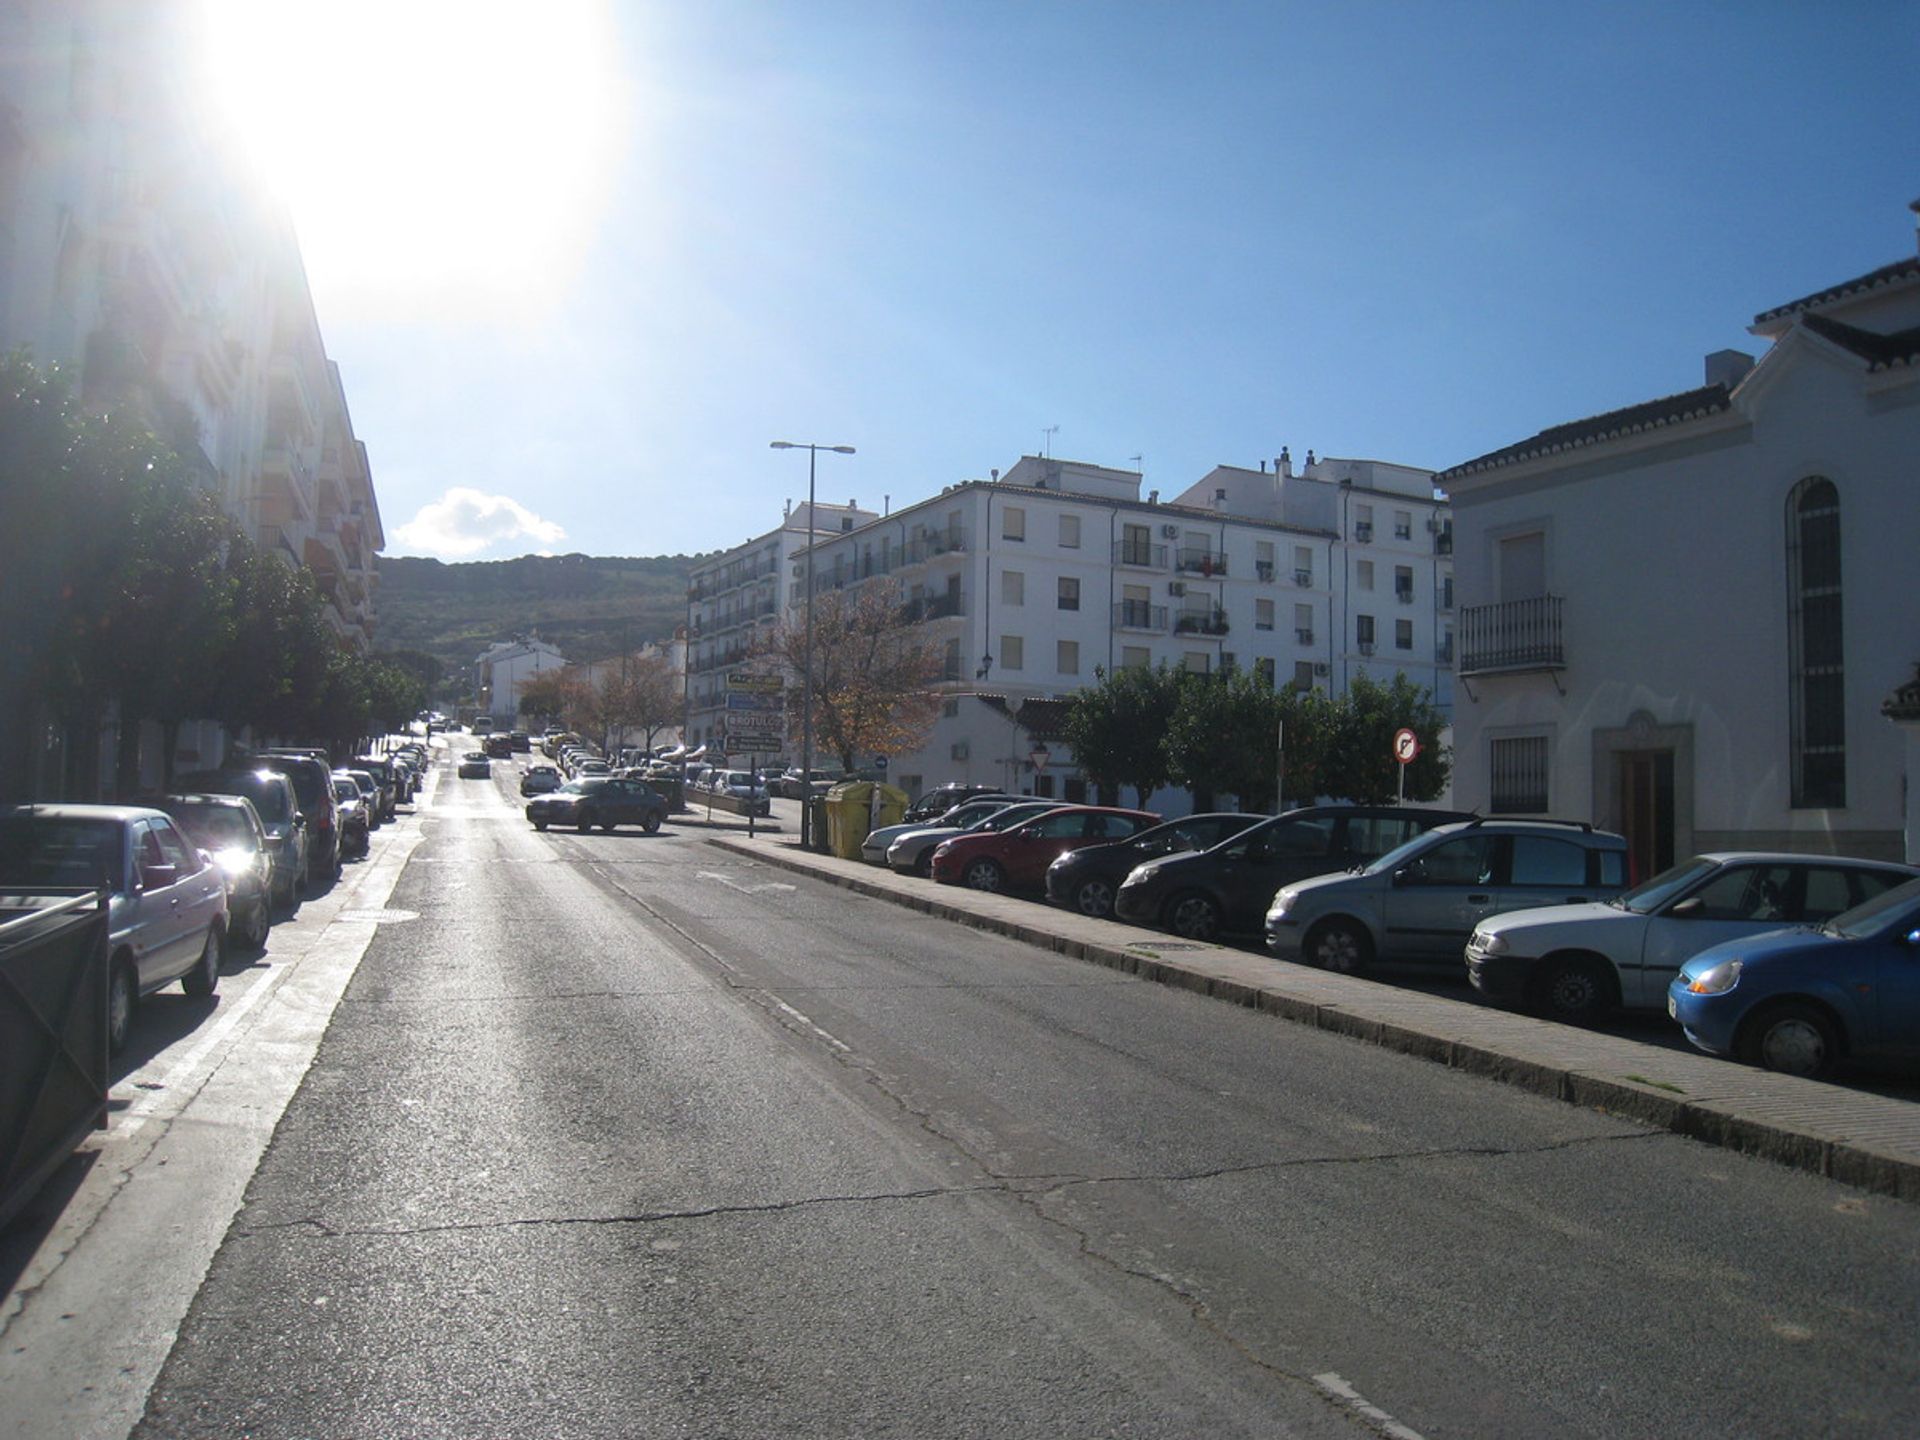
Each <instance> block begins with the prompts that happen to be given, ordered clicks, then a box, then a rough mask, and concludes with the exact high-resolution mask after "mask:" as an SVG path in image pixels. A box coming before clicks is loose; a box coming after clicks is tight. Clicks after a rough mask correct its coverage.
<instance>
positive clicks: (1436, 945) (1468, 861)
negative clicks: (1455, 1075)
mask: <svg viewBox="0 0 1920 1440" xmlns="http://www.w3.org/2000/svg"><path fill="white" fill-rule="evenodd" d="M1626 875H1627V842H1626V841H1625V840H1624V839H1622V838H1621V837H1620V836H1618V835H1615V834H1613V833H1611V832H1610V831H1605V830H1596V829H1594V828H1593V827H1592V826H1591V825H1587V824H1584V823H1581V822H1578V821H1561V820H1499V819H1483V820H1469V821H1466V822H1465V823H1464V824H1459V825H1442V826H1439V827H1438V828H1437V829H1434V830H1431V831H1429V832H1428V833H1426V834H1425V835H1422V836H1420V837H1419V838H1418V839H1415V840H1409V841H1408V842H1407V843H1406V844H1405V845H1402V846H1401V847H1400V848H1399V849H1398V850H1394V851H1391V852H1389V853H1388V854H1385V855H1382V856H1381V857H1380V858H1379V859H1378V860H1376V861H1374V862H1373V863H1372V864H1371V865H1369V866H1367V867H1366V868H1365V869H1364V870H1361V871H1358V872H1356V873H1353V874H1348V875H1322V876H1320V877H1318V878H1317V879H1313V880H1302V881H1299V882H1298V883H1296V884H1292V885H1288V886H1286V887H1285V888H1284V889H1282V890H1281V891H1280V893H1279V894H1278V895H1276V896H1275V897H1274V900H1273V906H1272V908H1271V909H1269V910H1268V911H1267V948H1268V949H1269V950H1270V951H1272V952H1273V953H1274V954H1275V955H1277V956H1279V957H1280V958H1281V959H1283V960H1305V961H1307V962H1308V963H1309V964H1313V965H1320V966H1323V967H1324V968H1326V969H1328V970H1337V971H1340V972H1342V973H1344V974H1349V975H1351V974H1357V973H1358V972H1360V971H1362V970H1365V969H1366V968H1367V967H1368V966H1369V965H1371V964H1372V963H1373V962H1374V961H1375V960H1396V961H1410V962H1415V963H1424V964H1435V965H1441V966H1444V967H1446V968H1449V969H1453V970H1456V971H1457V970H1461V969H1463V968H1464V952H1465V949H1466V944H1467V939H1468V937H1469V936H1471V935H1472V934H1473V931H1474V927H1475V926H1477V925H1478V924H1479V923H1480V922H1481V921H1483V920H1485V919H1487V918H1488V917H1489V916H1492V915H1499V914H1503V913H1505V912H1506V911H1508V910H1526V909H1531V908H1533V907H1535V906H1539V905H1577V904H1580V903H1582V902H1584V901H1587V900H1599V899H1603V898H1605V897H1606V896H1608V895H1615V894H1618V893H1619V892H1620V891H1622V890H1624V889H1625V888H1626Z"/></svg>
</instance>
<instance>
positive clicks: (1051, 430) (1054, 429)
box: [1040, 425, 1060, 460]
mask: <svg viewBox="0 0 1920 1440" xmlns="http://www.w3.org/2000/svg"><path fill="white" fill-rule="evenodd" d="M1040 433H1041V434H1042V435H1044V436H1046V437H1047V438H1046V440H1045V441H1044V442H1043V443H1042V444H1041V446H1040V458H1041V459H1043V460H1051V459H1052V458H1053V437H1054V436H1056V435H1058V434H1059V433H1060V427H1059V426H1058V425H1043V426H1041V427H1040Z"/></svg>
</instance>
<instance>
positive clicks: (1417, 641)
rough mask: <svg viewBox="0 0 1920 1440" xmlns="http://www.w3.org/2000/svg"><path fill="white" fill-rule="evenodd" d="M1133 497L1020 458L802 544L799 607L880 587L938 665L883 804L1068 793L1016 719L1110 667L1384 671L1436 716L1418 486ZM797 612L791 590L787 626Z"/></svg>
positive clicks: (1432, 570) (1348, 469)
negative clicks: (920, 739) (1039, 761)
mask: <svg viewBox="0 0 1920 1440" xmlns="http://www.w3.org/2000/svg"><path fill="white" fill-rule="evenodd" d="M1140 486H1141V477H1140V475H1139V474H1138V473H1136V472H1133V471H1127V470H1114V469H1109V468H1105V467H1101V466H1095V465H1089V464H1084V463H1079V462H1074V461H1066V460H1056V459H1051V458H1046V457H1040V456H1025V457H1023V458H1022V459H1021V460H1020V461H1019V462H1018V463H1017V464H1016V465H1015V466H1014V467H1013V468H1012V469H1011V470H1010V471H1009V472H1008V473H1007V474H1006V475H1005V476H996V477H995V478H994V479H993V480H992V481H968V482H965V483H962V484H959V485H954V486H949V487H948V488H947V489H946V490H944V491H943V492H942V493H941V494H940V495H938V496H935V497H933V498H931V499H928V500H925V501H922V502H920V503H919V504H917V505H912V506H909V507H907V508H906V509H903V510H900V511H897V512H895V513H894V514H892V515H890V516H887V517H886V518H884V519H880V520H876V521H874V522H872V523H871V524H868V525H866V526H864V527H861V528H859V529H856V530H854V531H852V532H851V533H848V534H843V535H839V536H835V537H833V538H831V539H828V540H825V541H822V542H821V543H820V545H819V546H818V547H817V549H816V552H815V559H814V564H815V574H816V584H817V585H818V586H819V588H820V589H822V590H826V589H834V588H840V587H844V586H849V585H858V584H860V583H862V582H863V581H866V580H868V579H869V578H872V577H876V576H891V577H892V578H893V580H894V581H895V582H896V583H897V584H898V585H899V586H900V589H901V597H902V599H903V601H904V602H905V603H906V604H907V605H908V606H909V607H910V609H911V610H912V612H913V613H915V614H917V615H918V616H920V617H921V619H920V623H921V625H922V627H923V630H924V633H925V636H926V639H927V641H928V642H929V643H931V644H933V645H935V646H937V647H939V649H940V650H941V652H942V654H943V656H944V661H945V663H944V667H943V677H944V678H943V681H942V687H943V688H944V689H946V690H947V691H948V702H947V706H946V713H945V714H943V716H942V717H941V719H940V720H939V721H938V722H937V723H936V725H935V727H934V730H933V733H932V735H931V736H930V737H929V739H928V740H927V742H926V743H925V744H923V745H922V746H921V747H920V748H919V749H918V750H916V751H915V752H913V753H911V754H907V755H896V756H889V757H887V758H888V761H889V767H890V774H891V776H892V778H893V779H894V780H895V781H896V782H897V783H899V784H900V785H902V786H903V787H904V788H906V789H907V790H908V791H909V792H911V793H918V792H920V791H921V790H924V789H927V788H930V787H932V786H934V785H937V784H940V783H942V782H944V781H950V780H966V781H973V782H977V783H994V784H1001V785H1007V784H1013V785H1015V786H1016V787H1017V788H1018V789H1020V790H1022V791H1031V792H1033V793H1036V794H1042V795H1079V794H1081V793H1084V783H1083V781H1082V779H1081V777H1080V776H1079V774H1078V772H1077V770H1076V769H1075V766H1074V764H1073V757H1072V753H1071V751H1070V749H1069V748H1068V747H1067V746H1066V744H1065V742H1064V741H1062V740H1060V739H1059V738H1058V735H1057V733H1054V732H1052V730H1051V724H1052V723H1057V717H1058V713H1059V711H1058V707H1049V706H1047V705H1045V704H1036V703H1034V702H1045V701H1050V700H1057V699H1061V698H1064V697H1066V696H1068V695H1071V694H1072V693H1073V692H1074V691H1076V690H1078V689H1080V688H1081V687H1083V686H1085V685H1089V684H1092V683H1094V680H1095V672H1096V671H1097V670H1099V671H1106V672H1111V671H1113V670H1116V669H1118V668H1120V667H1121V666H1126V665H1153V666H1158V665H1160V664H1163V663H1164V664H1168V665H1175V666H1185V667H1187V668H1189V669H1193V670H1196V671H1202V672H1207V673H1216V672H1219V671H1221V670H1223V669H1228V668H1238V669H1242V670H1254V671H1257V672H1261V673H1265V674H1266V675H1267V676H1268V677H1269V680H1270V681H1271V683H1273V684H1275V685H1286V684H1300V685H1303V686H1308V685H1310V686H1318V687H1321V688H1324V689H1326V690H1328V691H1329V692H1331V693H1334V694H1341V693H1344V692H1345V689H1346V687H1347V686H1348V685H1349V684H1350V683H1351V680H1352V678H1353V677H1354V676H1356V675H1359V674H1363V673H1365V674H1370V675H1373V676H1375V677H1376V678H1380V679H1383V680H1384V679H1388V678H1391V677H1392V675H1394V674H1395V673H1396V672H1400V671H1404V672H1405V673H1407V674H1408V675H1410V676H1411V677H1412V678H1413V679H1414V680H1415V681H1417V682H1419V683H1421V684H1425V685H1431V686H1433V688H1434V689H1435V691H1436V693H1437V695H1438V696H1439V697H1440V699H1441V701H1442V703H1445V702H1446V701H1447V700H1449V699H1450V698H1451V685H1450V675H1449V669H1448V664H1447V660H1446V658H1445V657H1446V654H1447V653H1448V647H1449V645H1450V637H1451V634H1452V629H1451V618H1450V611H1451V590H1452V577H1451V556H1450V554H1449V553H1447V552H1448V551H1449V550H1450V544H1451V530H1450V528H1449V526H1448V523H1447V516H1448V513H1449V512H1448V508H1447V505H1446V502H1445V501H1444V500H1442V499H1438V498H1436V496H1435V492H1434V491H1433V488H1432V484H1431V477H1430V474H1429V472H1426V471H1421V470H1415V469H1412V468H1410V467H1405V466H1390V465H1384V464H1379V463H1376V462H1371V461H1342V460H1330V459H1329V460H1320V461H1312V460H1310V463H1309V464H1308V465H1307V467H1306V468H1305V469H1304V470H1303V471H1302V472H1301V473H1299V474H1295V473H1294V472H1293V468H1292V463H1291V460H1290V459H1289V458H1288V457H1287V456H1285V455H1284V454H1283V455H1282V457H1281V458H1280V459H1279V460H1278V461H1277V462H1276V463H1275V466H1274V469H1273V470H1272V471H1271V472H1269V471H1268V470H1267V469H1266V468H1265V466H1264V465H1262V466H1261V467H1260V468H1259V469H1257V470H1243V469H1232V468H1221V469H1218V470H1215V471H1214V472H1213V473H1212V474H1210V475H1208V476H1207V477H1206V478H1205V479H1204V480H1202V481H1200V482H1199V483H1198V484H1197V485H1195V486H1193V487H1192V488H1191V489H1189V490H1188V491H1186V492H1185V493H1184V494H1182V495H1181V496H1179V497H1177V498H1176V499H1174V500H1172V501H1168V502H1162V501H1161V500H1160V499H1159V497H1158V493H1157V492H1154V493H1150V494H1149V495H1147V496H1145V497H1144V498H1143V497H1142V496H1141V494H1140ZM1363 515H1371V517H1372V520H1371V529H1370V530H1367V529H1361V528H1358V527H1359V526H1360V525H1361V519H1360V517H1362V516H1363ZM800 568H801V567H799V566H796V567H795V569H796V570H798V569H800ZM1363 579H1365V580H1366V581H1367V582H1368V588H1366V589H1364V590H1362V589H1361V588H1360V586H1361V582H1362V580H1363ZM803 599H804V590H803V588H796V589H795V590H794V591H793V594H792V596H791V598H790V600H789V607H790V608H794V607H797V606H798V605H799V604H800V603H801V602H802V601H803ZM795 613H797V610H796V612H795ZM1363 617H1365V619H1366V620H1367V621H1368V622H1369V623H1368V624H1366V625H1364V626H1363V625H1362V623H1361V622H1362V618H1363ZM1363 637H1370V638H1363ZM1036 741H1044V742H1046V745H1047V749H1048V751H1049V755H1050V758H1049V761H1048V763H1047V765H1046V767H1045V769H1043V770H1035V768H1034V767H1033V764H1032V761H1031V755H1032V753H1033V751H1034V748H1035V743H1036ZM1179 800H1180V797H1178V796H1172V795H1168V796H1166V803H1167V804H1168V805H1170V806H1175V807H1177V805H1178V804H1179Z"/></svg>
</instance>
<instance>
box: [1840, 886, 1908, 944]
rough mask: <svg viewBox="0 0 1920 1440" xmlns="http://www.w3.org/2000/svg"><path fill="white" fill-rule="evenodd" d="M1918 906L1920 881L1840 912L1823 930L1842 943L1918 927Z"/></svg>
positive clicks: (1897, 887) (1884, 891)
mask: <svg viewBox="0 0 1920 1440" xmlns="http://www.w3.org/2000/svg"><path fill="white" fill-rule="evenodd" d="M1917 905H1920V880H1909V881H1907V883H1906V884H1904V885H1896V886H1894V887H1893V889H1891V890H1882V891H1881V892H1880V893H1879V894H1878V895H1876V896H1874V897H1873V899H1871V900H1868V901H1866V902H1865V903H1863V904H1860V905H1856V906H1854V907H1853V909H1851V910H1843V911H1841V912H1840V913H1839V914H1838V915H1836V916H1834V917H1833V919H1831V920H1829V921H1828V922H1827V923H1826V925H1825V927H1824V928H1825V929H1826V930H1827V932H1828V933H1829V934H1833V935H1838V936H1840V937H1841V938H1842V939H1843V940H1865V939H1867V938H1869V937H1870V936H1874V935H1882V934H1885V933H1886V932H1888V931H1890V930H1898V929H1900V928H1901V927H1902V926H1920V911H1917V910H1916V909H1915V907H1916V906H1917Z"/></svg>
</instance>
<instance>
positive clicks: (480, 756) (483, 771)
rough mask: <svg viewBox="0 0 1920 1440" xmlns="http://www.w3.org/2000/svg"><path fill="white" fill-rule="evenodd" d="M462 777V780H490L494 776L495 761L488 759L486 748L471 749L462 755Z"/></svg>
mask: <svg viewBox="0 0 1920 1440" xmlns="http://www.w3.org/2000/svg"><path fill="white" fill-rule="evenodd" d="M459 773H460V778H461V779H462V780H488V779H491V778H492V776H493V762H492V761H491V760H489V759H487V752H486V751H484V750H469V751H467V753H466V754H464V755H462V756H461V757H460V772H459Z"/></svg>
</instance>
